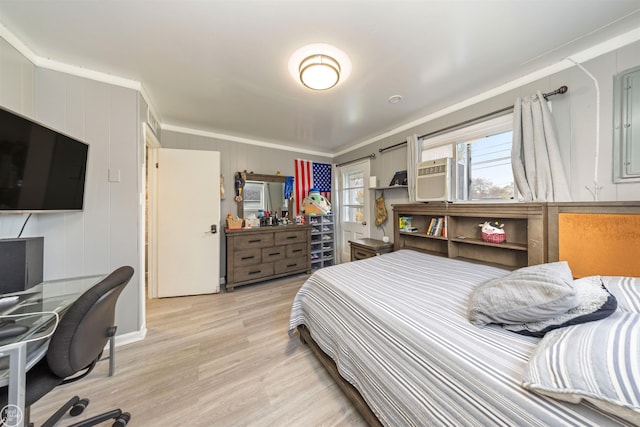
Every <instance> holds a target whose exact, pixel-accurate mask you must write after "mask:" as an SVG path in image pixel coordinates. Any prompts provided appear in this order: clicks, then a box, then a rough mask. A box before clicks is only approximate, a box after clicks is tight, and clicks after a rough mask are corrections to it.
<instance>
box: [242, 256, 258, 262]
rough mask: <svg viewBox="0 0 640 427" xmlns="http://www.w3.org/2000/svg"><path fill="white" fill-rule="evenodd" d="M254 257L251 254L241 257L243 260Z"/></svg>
mask: <svg viewBox="0 0 640 427" xmlns="http://www.w3.org/2000/svg"><path fill="white" fill-rule="evenodd" d="M254 258H255V257H254V256H253V255H251V256H243V257H242V258H241V259H242V260H243V261H244V260H245V259H254Z"/></svg>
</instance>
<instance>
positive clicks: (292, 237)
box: [287, 236, 298, 240]
mask: <svg viewBox="0 0 640 427" xmlns="http://www.w3.org/2000/svg"><path fill="white" fill-rule="evenodd" d="M297 238H298V236H287V240H291V239H297Z"/></svg>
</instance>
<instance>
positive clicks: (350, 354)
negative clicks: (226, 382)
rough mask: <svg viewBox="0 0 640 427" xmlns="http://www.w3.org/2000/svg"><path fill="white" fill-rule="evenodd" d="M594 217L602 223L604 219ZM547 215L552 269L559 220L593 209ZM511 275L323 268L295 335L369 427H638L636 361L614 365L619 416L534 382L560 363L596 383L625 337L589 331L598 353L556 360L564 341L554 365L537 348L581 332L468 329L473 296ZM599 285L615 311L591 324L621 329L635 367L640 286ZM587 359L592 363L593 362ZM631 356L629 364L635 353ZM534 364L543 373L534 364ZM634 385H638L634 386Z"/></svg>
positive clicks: (409, 254) (301, 300) (307, 293)
mask: <svg viewBox="0 0 640 427" xmlns="http://www.w3.org/2000/svg"><path fill="white" fill-rule="evenodd" d="M636 209H637V206H635V207H634V208H633V210H634V211H633V212H631V214H636V213H637V211H635V210H636ZM596 211H597V212H598V214H603V211H602V210H601V209H596ZM549 212H550V217H549V233H555V234H554V236H552V239H554V242H553V243H550V245H549V248H550V249H549V251H550V252H549V254H550V255H549V260H550V261H555V259H554V258H556V259H557V258H558V257H560V255H559V252H562V251H563V250H564V251H565V252H566V250H565V249H562V248H564V247H565V246H563V245H564V243H563V244H557V243H556V242H557V241H560V240H561V239H558V238H557V237H556V236H557V235H561V234H562V230H560V229H561V228H562V227H565V225H562V224H563V220H559V218H561V216H562V215H563V214H573V213H576V212H577V213H579V214H584V213H589V212H593V206H590V208H589V212H586V211H583V210H582V208H581V207H580V206H579V205H577V204H571V205H564V206H559V205H554V206H550V207H549ZM625 212H626V213H629V212H627V211H626V210H625ZM638 218H640V217H638ZM574 219H575V218H574ZM599 219H600V220H601V219H602V218H599ZM583 220H584V219H583ZM574 225H575V224H574ZM636 234H637V233H636ZM565 240H566V233H565ZM627 240H628V239H627ZM565 243H566V242H565ZM633 248H634V249H635V248H636V247H635V246H634V247H633ZM609 255H612V254H609ZM626 255H627V256H628V254H626ZM585 272H586V273H588V271H585ZM511 274H512V271H511V270H510V269H506V268H501V267H499V266H495V265H485V264H482V263H478V262H469V261H465V260H460V259H450V258H446V257H442V256H434V255H430V254H427V253H421V252H417V251H414V250H406V249H402V250H399V251H396V252H393V253H390V254H385V255H382V256H378V257H374V258H369V259H366V260H361V261H357V262H351V263H346V264H340V265H336V266H332V267H329V268H324V269H321V270H318V271H317V272H315V273H314V274H313V275H312V276H311V277H310V278H309V279H308V280H307V282H306V283H305V284H304V285H303V286H302V288H301V289H300V291H299V292H298V294H297V295H296V297H295V300H294V302H293V306H292V311H291V317H290V324H289V333H290V334H291V335H294V334H295V331H297V332H298V333H299V335H300V338H301V339H302V340H303V341H304V342H306V343H307V344H308V345H309V346H310V347H311V348H312V350H314V353H315V354H316V356H317V357H318V358H319V359H320V360H321V362H322V363H323V365H325V367H326V368H327V369H328V370H329V372H330V373H332V376H333V377H334V379H335V380H336V381H337V382H338V384H339V385H340V386H341V388H342V389H343V391H345V393H346V394H347V395H348V396H349V397H350V399H351V400H352V401H353V402H354V404H355V405H356V407H357V409H358V410H359V411H360V413H361V414H362V415H363V416H364V418H365V419H366V421H367V422H368V423H369V424H371V425H386V426H404V425H416V426H419V425H430V426H431V425H433V426H437V425H443V426H445V425H455V426H475V425H478V426H480V425H482V426H489V425H495V426H530V425H540V426H542V425H548V426H558V425H575V426H603V425H637V424H638V423H639V421H640V418H637V416H636V415H637V411H635V410H634V408H635V407H637V406H638V402H637V401H636V400H633V399H637V398H638V396H640V393H639V392H638V390H637V382H636V381H635V379H637V378H640V373H639V372H636V371H635V369H638V366H637V364H636V363H635V362H634V361H633V360H631V361H629V360H627V362H628V363H626V362H625V363H620V364H618V363H613V364H611V365H612V369H613V370H614V372H615V374H616V375H620V376H621V377H623V381H622V383H623V384H622V386H620V385H619V384H618V383H615V384H614V385H613V386H612V385H611V384H607V386H608V387H614V388H615V387H622V388H623V390H622V393H627V394H629V395H630V396H631V397H630V399H631V403H630V404H628V405H627V404H626V403H625V406H624V407H623V408H622V410H620V407H619V406H616V405H615V404H614V405H613V406H612V403H611V402H612V400H611V399H607V400H605V401H604V404H603V402H602V401H599V400H598V399H596V398H590V396H587V397H586V398H585V396H578V397H577V398H576V397H575V395H574V394H575V390H574V388H575V387H574V385H575V384H572V383H571V382H570V380H567V384H569V385H571V387H569V388H568V389H567V388H565V389H560V390H557V389H552V390H549V389H543V388H544V386H546V384H542V385H541V384H539V382H540V381H538V380H540V378H539V377H540V376H543V377H544V375H545V374H547V372H546V371H547V368H546V367H545V366H544V363H546V362H548V361H549V360H552V361H557V360H560V359H562V358H563V357H564V358H566V359H567V360H565V363H567V364H568V365H569V368H566V369H567V370H572V369H574V368H575V369H579V370H578V374H577V375H578V376H581V377H586V378H589V379H591V375H592V374H593V373H592V372H591V371H589V369H595V371H596V374H593V375H594V376H598V375H599V374H598V372H599V371H600V369H599V367H598V365H597V363H598V359H599V357H600V353H603V352H605V351H604V350H603V349H605V348H607V349H608V346H609V345H611V346H616V345H619V342H620V336H621V335H618V334H615V339H614V338H611V339H609V338H608V337H609V335H612V334H610V333H609V332H608V331H609V330H604V332H603V330H599V331H595V332H593V333H591V332H590V333H589V336H590V337H594V336H595V337H598V339H599V340H601V341H596V342H593V340H592V341H589V342H590V344H589V345H591V346H592V348H591V350H580V351H581V353H580V352H579V353H572V352H571V351H573V350H575V348H577V347H578V346H574V345H569V348H568V349H567V348H564V349H562V348H561V349H560V350H559V347H554V345H561V344H562V345H565V343H564V341H559V342H551V344H550V347H551V348H550V349H546V351H555V352H556V353H557V354H555V356H554V357H555V359H554V358H553V357H550V356H547V355H545V354H544V353H541V350H540V348H541V347H543V346H542V345H541V342H542V343H543V344H546V341H545V340H547V338H548V337H549V336H552V335H554V336H555V335H558V336H560V335H561V334H559V333H558V331H564V330H569V331H573V330H576V329H578V331H582V329H579V328H580V326H582V325H577V326H575V327H569V328H562V329H559V330H556V331H554V332H553V333H549V334H547V335H546V336H545V337H544V338H542V339H540V338H537V337H531V336H524V335H520V334H516V333H514V332H511V331H508V330H506V329H504V328H502V327H501V326H499V325H494V324H490V325H487V326H485V327H482V328H480V327H478V326H476V325H474V324H471V323H470V322H469V312H468V306H469V298H470V295H471V294H472V293H473V292H474V289H476V288H477V287H478V286H479V285H480V284H482V283H485V282H487V281H489V280H496V281H500V280H502V279H503V278H505V277H509V275H511ZM625 274H626V273H625ZM593 277H597V278H598V280H601V281H602V282H603V283H604V284H605V286H606V287H607V289H609V291H610V292H611V293H612V294H614V295H615V296H616V298H617V300H618V309H617V310H616V312H615V313H614V314H613V315H611V316H609V317H607V319H605V320H602V321H597V322H590V323H588V324H584V325H597V326H600V325H605V324H606V322H612V320H611V319H614V320H615V321H617V322H618V323H620V328H621V329H622V330H623V331H624V333H625V334H626V335H625V337H627V338H625V339H626V340H627V341H629V342H628V343H627V345H626V347H625V348H627V349H628V348H629V347H631V350H633V351H635V352H637V353H632V354H631V356H632V359H633V358H635V356H638V357H637V358H638V359H640V352H638V347H640V345H639V343H638V339H640V338H635V337H638V336H640V322H637V323H636V321H635V320H636V318H639V319H640V315H637V312H638V309H639V308H640V295H638V294H637V293H636V290H637V289H640V279H637V278H634V277H629V276H614V275H610V276H587V277H586V278H585V279H590V278H593ZM634 310H635V313H634ZM636 315H637V316H636ZM625 316H626V317H625ZM627 317H628V318H629V319H630V320H629V319H627ZM600 329H602V328H600ZM598 334H600V335H598ZM612 336H613V335H612ZM563 339H564V337H563ZM576 339H578V340H580V339H582V338H580V337H579V338H576ZM587 341H588V340H587ZM605 341H606V343H605ZM609 341H610V342H609ZM579 342H585V341H584V340H583V341H579ZM587 347H588V345H587ZM589 351H591V353H593V354H587V353H589ZM606 351H607V352H608V351H609V350H606ZM615 351H617V349H616V350H615ZM611 352H612V354H613V352H614V351H613V350H612V351H611ZM607 354H608V353H607ZM616 354H617V353H616ZM624 354H625V355H626V356H629V354H628V350H625V353H624ZM556 356H557V357H556ZM623 356H624V355H623ZM590 357H593V359H594V360H595V362H593V363H592V360H591V359H590ZM556 359H557V360H556ZM627 359H629V357H627ZM577 360H579V362H576V363H574V362H575V361H577ZM536 361H537V362H540V363H543V365H534V362H536ZM573 365H575V366H573ZM618 365H620V366H618ZM563 366H564V365H563ZM562 369H565V367H563V368H562ZM580 369H581V370H580ZM618 369H622V371H619V370H618ZM624 369H631V372H627V371H624ZM525 374H528V375H529V376H528V377H526V378H525V377H524V375H525ZM629 378H632V379H634V380H632V381H627V380H628V379H629ZM545 379H546V378H545ZM594 381H595V380H594ZM629 383H630V384H629ZM532 384H533V387H532ZM565 385H566V384H565ZM535 387H538V388H537V389H536V388H535ZM624 387H628V389H625V388H624ZM541 388H542V389H541ZM567 390H568V391H569V392H571V393H567ZM572 393H573V394H572ZM563 394H564V395H563ZM567 394H568V395H569V398H568V399H567ZM567 400H573V401H575V402H580V403H571V402H570V401H567ZM614 403H616V402H614ZM634 405H635V406H634Z"/></svg>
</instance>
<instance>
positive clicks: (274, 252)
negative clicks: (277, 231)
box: [262, 246, 287, 262]
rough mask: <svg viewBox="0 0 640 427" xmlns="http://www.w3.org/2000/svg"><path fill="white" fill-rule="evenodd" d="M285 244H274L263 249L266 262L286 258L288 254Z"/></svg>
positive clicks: (263, 257)
mask: <svg viewBox="0 0 640 427" xmlns="http://www.w3.org/2000/svg"><path fill="white" fill-rule="evenodd" d="M286 253H287V252H286V247H285V246H274V247H272V248H264V249H262V260H263V261H264V262H271V261H279V260H281V259H284V257H285V255H286Z"/></svg>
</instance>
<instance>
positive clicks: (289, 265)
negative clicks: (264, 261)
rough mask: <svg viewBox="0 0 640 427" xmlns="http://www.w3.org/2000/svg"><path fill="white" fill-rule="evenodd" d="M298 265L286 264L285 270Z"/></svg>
mask: <svg viewBox="0 0 640 427" xmlns="http://www.w3.org/2000/svg"><path fill="white" fill-rule="evenodd" d="M296 265H298V264H287V268H291V267H295V266H296Z"/></svg>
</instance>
